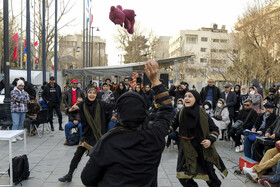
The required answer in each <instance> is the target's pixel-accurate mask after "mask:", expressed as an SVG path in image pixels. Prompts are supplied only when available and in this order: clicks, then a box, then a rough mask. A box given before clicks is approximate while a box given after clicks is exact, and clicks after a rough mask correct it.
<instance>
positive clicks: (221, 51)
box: [219, 49, 227, 53]
mask: <svg viewBox="0 0 280 187" xmlns="http://www.w3.org/2000/svg"><path fill="white" fill-rule="evenodd" d="M226 52H227V50H225V49H219V53H226Z"/></svg>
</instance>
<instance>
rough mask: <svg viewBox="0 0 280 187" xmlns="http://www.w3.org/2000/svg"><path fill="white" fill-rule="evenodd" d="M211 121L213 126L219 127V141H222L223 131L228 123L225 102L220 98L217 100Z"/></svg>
mask: <svg viewBox="0 0 280 187" xmlns="http://www.w3.org/2000/svg"><path fill="white" fill-rule="evenodd" d="M212 119H213V121H214V123H215V125H216V126H217V127H219V130H220V131H221V132H222V133H221V134H222V137H221V138H220V139H219V140H224V138H225V131H226V129H227V126H228V124H229V123H230V119H229V113H228V108H227V107H226V106H225V100H223V99H221V98H220V99H219V100H218V103H217V107H216V109H215V112H214V116H213V118H212Z"/></svg>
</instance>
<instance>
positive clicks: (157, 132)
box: [81, 60, 173, 187]
mask: <svg viewBox="0 0 280 187" xmlns="http://www.w3.org/2000/svg"><path fill="white" fill-rule="evenodd" d="M145 71H146V75H147V77H148V78H149V79H150V81H151V83H152V85H153V90H154V91H155V99H156V102H157V103H159V104H160V107H159V109H158V111H157V115H156V118H155V119H154V121H153V124H152V125H151V126H150V127H149V128H147V124H148V122H149V121H148V116H147V112H146V106H145V105H146V104H145V103H146V102H145V100H144V99H143V97H141V96H140V95H139V94H137V93H135V92H132V93H130V92H128V93H125V94H123V95H122V96H121V97H120V98H119V100H118V101H117V106H118V107H117V110H118V116H119V118H118V122H117V124H116V127H115V128H114V129H112V130H111V131H110V133H107V134H106V135H104V136H103V137H102V138H101V139H100V140H99V142H98V143H97V144H96V146H95V147H94V148H93V149H92V150H91V151H90V159H89V161H88V162H87V164H86V166H85V167H84V169H83V171H82V174H81V180H82V182H83V184H84V185H86V186H98V187H120V186H121V187H128V186H133V187H143V186H147V187H148V186H149V187H156V186H157V173H158V166H159V163H160V159H161V154H162V152H163V150H164V147H165V136H166V134H167V132H168V128H169V125H170V122H171V119H172V116H173V108H172V105H171V99H170V96H169V95H168V92H167V90H166V89H165V88H164V87H163V85H161V84H160V82H159V80H158V76H157V72H158V64H157V63H156V62H155V61H151V60H150V61H148V62H147V64H146V67H145Z"/></svg>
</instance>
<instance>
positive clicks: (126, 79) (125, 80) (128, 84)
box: [124, 77, 131, 90]
mask: <svg viewBox="0 0 280 187" xmlns="http://www.w3.org/2000/svg"><path fill="white" fill-rule="evenodd" d="M124 85H125V89H126V90H128V88H129V87H131V86H130V81H129V78H128V77H126V78H124Z"/></svg>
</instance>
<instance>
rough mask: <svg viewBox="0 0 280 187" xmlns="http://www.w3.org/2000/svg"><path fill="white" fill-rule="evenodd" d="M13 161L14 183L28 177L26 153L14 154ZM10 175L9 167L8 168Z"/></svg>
mask: <svg viewBox="0 0 280 187" xmlns="http://www.w3.org/2000/svg"><path fill="white" fill-rule="evenodd" d="M12 162H13V182H14V183H15V185H17V184H18V183H20V182H21V181H23V180H25V179H28V177H29V175H30V171H29V163H28V158H27V156H26V155H21V156H16V157H14V158H13V160H12ZM8 173H9V176H10V168H9V169H8Z"/></svg>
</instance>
